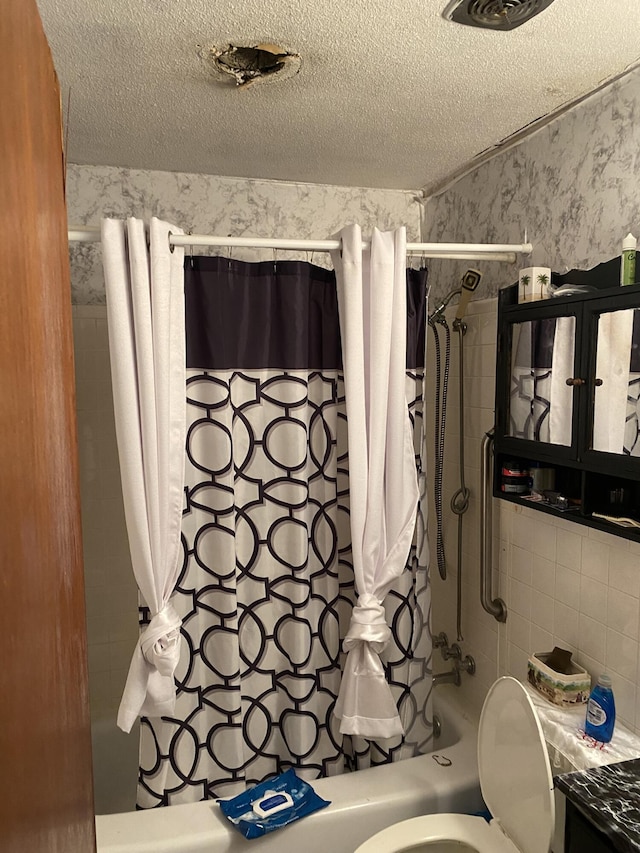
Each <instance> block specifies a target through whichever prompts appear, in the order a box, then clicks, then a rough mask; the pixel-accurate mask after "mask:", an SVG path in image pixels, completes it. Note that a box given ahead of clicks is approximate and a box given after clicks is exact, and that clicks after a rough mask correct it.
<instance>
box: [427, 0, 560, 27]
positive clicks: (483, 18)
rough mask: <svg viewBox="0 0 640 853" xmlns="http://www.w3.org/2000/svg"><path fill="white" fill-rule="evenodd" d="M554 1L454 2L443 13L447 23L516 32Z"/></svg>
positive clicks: (483, 0) (458, 0) (486, 0)
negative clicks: (516, 29)
mask: <svg viewBox="0 0 640 853" xmlns="http://www.w3.org/2000/svg"><path fill="white" fill-rule="evenodd" d="M552 3H553V0H452V2H451V3H449V5H448V6H447V8H446V9H445V10H444V12H443V13H442V15H443V17H444V18H446V19H447V21H455V22H456V23H457V24H466V25H467V26H469V27H481V28H482V29H485V30H515V28H516V27H519V26H520V25H521V24H526V22H527V21H529V20H531V18H534V17H535V16H536V15H539V14H540V12H542V11H544V9H546V8H547V6H550V5H551V4H552Z"/></svg>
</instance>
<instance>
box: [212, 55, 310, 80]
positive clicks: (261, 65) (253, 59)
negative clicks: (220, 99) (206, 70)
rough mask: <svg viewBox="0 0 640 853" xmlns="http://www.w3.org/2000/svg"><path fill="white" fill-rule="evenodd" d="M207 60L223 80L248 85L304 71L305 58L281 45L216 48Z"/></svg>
mask: <svg viewBox="0 0 640 853" xmlns="http://www.w3.org/2000/svg"><path fill="white" fill-rule="evenodd" d="M206 59H207V61H208V63H209V65H210V66H211V68H212V69H213V70H214V72H215V73H216V76H217V78H218V80H219V82H221V83H231V84H232V85H233V84H234V83H235V85H236V86H239V87H240V86H241V87H243V88H244V87H247V86H250V85H252V84H253V83H259V82H263V81H265V80H275V79H278V80H282V79H284V78H286V77H292V76H293V75H294V74H297V73H298V71H300V66H301V64H302V60H301V58H300V56H299V54H297V53H290V52H289V51H287V50H285V49H284V48H282V47H279V46H278V45H277V44H256V45H253V46H251V47H240V46H238V45H235V44H229V45H227V46H226V47H223V48H212V49H211V50H209V51H208V53H207V55H206Z"/></svg>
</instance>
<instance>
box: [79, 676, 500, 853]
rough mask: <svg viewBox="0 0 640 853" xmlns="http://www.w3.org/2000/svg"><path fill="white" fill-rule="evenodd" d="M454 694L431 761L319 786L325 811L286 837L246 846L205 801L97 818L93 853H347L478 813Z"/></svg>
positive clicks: (471, 736)
mask: <svg viewBox="0 0 640 853" xmlns="http://www.w3.org/2000/svg"><path fill="white" fill-rule="evenodd" d="M454 691H455V688H454V687H451V686H448V685H447V686H442V687H438V689H437V691H436V713H437V714H438V716H439V717H440V719H441V720H442V735H441V737H440V738H439V739H438V741H437V746H436V748H435V750H434V752H433V753H430V754H429V755H421V756H418V757H417V758H410V759H408V760H406V761H400V762H398V763H397V764H391V765H385V766H383V767H373V768H371V769H370V770H361V771H359V772H357V773H348V774H345V775H343V776H334V777H332V778H330V779H318V780H317V781H315V782H314V783H313V787H314V789H315V790H316V791H317V792H318V794H319V795H320V796H321V797H324V798H325V799H327V800H331V805H330V806H328V807H327V808H326V809H322V811H319V812H316V813H315V814H313V815H310V816H309V817H307V818H305V819H304V820H301V821H299V822H297V823H294V824H291V826H288V827H286V829H283V830H280V831H278V832H274V833H272V834H271V835H266V836H264V837H263V838H258V839H255V840H253V841H251V842H247V841H246V840H245V839H244V838H243V837H242V836H241V835H240V834H239V833H238V832H236V831H235V830H234V829H232V828H231V827H230V825H229V824H228V823H227V821H226V820H225V819H224V818H223V817H222V816H221V813H220V808H219V807H218V806H217V805H216V803H215V802H213V801H207V802H202V803H193V804H190V805H184V806H171V807H170V808H161V809H153V810H148V811H139V812H127V813H125V814H110V815H101V816H98V817H97V818H96V828H97V834H98V853H247V851H248V850H249V849H250V850H251V853H283V851H290V850H291V851H293V850H303V851H304V853H327V851H331V853H353V851H354V850H355V849H356V847H358V845H359V844H361V843H362V842H363V841H364V840H365V839H366V838H369V837H370V836H371V835H373V834H374V833H375V832H378V831H379V830H380V829H383V828H384V827H385V826H389V825H390V824H392V823H396V822H397V821H399V820H404V819H405V818H409V817H415V816H417V815H420V814H427V813H431V812H463V813H473V812H477V811H480V809H482V807H483V803H482V797H481V795H480V788H479V782H478V769H477V762H476V731H477V728H476V724H475V722H474V721H472V720H470V719H469V718H468V717H466V715H465V714H464V712H463V711H462V710H461V709H460V708H459V706H458V704H457V702H456V699H457V696H456V695H455V692H454Z"/></svg>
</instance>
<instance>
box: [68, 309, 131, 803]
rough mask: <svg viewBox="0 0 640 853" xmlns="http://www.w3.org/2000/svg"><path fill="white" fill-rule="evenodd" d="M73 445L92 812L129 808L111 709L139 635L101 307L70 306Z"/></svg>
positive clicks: (124, 762)
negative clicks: (79, 515) (84, 623)
mask: <svg viewBox="0 0 640 853" xmlns="http://www.w3.org/2000/svg"><path fill="white" fill-rule="evenodd" d="M73 332H74V342H75V363H76V395H77V415H78V444H79V454H80V488H81V499H82V531H83V540H84V567H85V595H86V603H87V636H88V651H89V696H90V702H91V728H92V734H93V760H94V790H95V806H96V812H97V813H98V814H104V813H107V812H115V811H125V810H126V811H129V810H131V809H133V808H134V807H135V788H136V779H137V766H138V736H137V730H136V731H134V732H132V734H130V735H125V734H123V733H122V732H120V730H119V729H118V728H117V727H116V713H117V710H118V705H119V702H120V696H121V694H122V689H123V687H124V682H125V679H126V676H127V672H128V669H129V661H130V659H131V653H132V651H133V649H134V646H135V643H136V640H137V637H138V598H137V587H136V583H135V580H134V578H133V573H132V570H131V560H130V557H129V543H128V539H127V531H126V526H125V521H124V508H123V504H122V492H121V489H120V467H119V463H118V452H117V447H116V437H115V423H114V417H113V400H112V396H111V370H110V365H109V350H108V339H107V312H106V306H105V305H74V306H73Z"/></svg>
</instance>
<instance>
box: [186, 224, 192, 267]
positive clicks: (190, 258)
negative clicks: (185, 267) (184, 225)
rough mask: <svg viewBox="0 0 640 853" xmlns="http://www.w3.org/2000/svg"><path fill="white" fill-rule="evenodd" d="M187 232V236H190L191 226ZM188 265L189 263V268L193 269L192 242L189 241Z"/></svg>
mask: <svg viewBox="0 0 640 853" xmlns="http://www.w3.org/2000/svg"><path fill="white" fill-rule="evenodd" d="M187 234H188V235H189V237H191V236H192V234H193V228H190V229H189V230H188V231H187ZM189 265H190V267H191V269H194V263H193V243H189Z"/></svg>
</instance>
